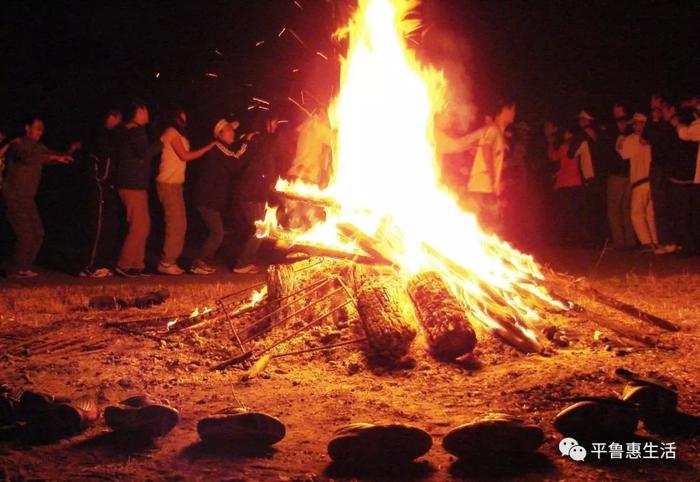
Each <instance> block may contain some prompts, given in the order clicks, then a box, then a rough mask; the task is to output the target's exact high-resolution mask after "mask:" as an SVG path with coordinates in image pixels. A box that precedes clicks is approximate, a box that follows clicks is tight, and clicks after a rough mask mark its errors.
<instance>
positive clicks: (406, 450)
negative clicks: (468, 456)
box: [328, 423, 433, 464]
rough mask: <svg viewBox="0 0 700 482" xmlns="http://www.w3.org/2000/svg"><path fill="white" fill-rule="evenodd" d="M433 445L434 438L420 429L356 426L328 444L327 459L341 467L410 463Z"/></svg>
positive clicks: (352, 425) (389, 426) (339, 430)
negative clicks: (358, 463) (351, 464)
mask: <svg viewBox="0 0 700 482" xmlns="http://www.w3.org/2000/svg"><path fill="white" fill-rule="evenodd" d="M432 444H433V440H432V437H431V436H430V435H429V434H428V433H427V432H425V431H423V430H421V429H419V428H415V427H410V426H406V425H400V424H378V425H375V424H371V423H353V424H350V425H347V426H345V427H342V428H340V429H338V430H337V431H336V432H335V434H334V436H333V438H332V439H331V441H330V442H329V444H328V455H329V456H330V458H331V459H333V461H335V462H338V463H342V464H347V463H355V462H365V463H374V462H381V463H387V462H389V463H392V462H393V463H400V462H410V461H411V460H414V459H416V458H418V457H420V456H422V455H424V454H425V453H427V452H428V450H430V447H431V446H432Z"/></svg>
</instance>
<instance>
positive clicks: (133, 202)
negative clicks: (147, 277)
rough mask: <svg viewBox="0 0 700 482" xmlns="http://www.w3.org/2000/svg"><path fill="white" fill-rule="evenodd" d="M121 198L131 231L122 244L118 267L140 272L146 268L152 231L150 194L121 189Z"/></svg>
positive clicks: (129, 230)
mask: <svg viewBox="0 0 700 482" xmlns="http://www.w3.org/2000/svg"><path fill="white" fill-rule="evenodd" d="M119 197H120V198H121V200H122V202H123V203H124V208H125V209H126V221H127V223H128V225H129V229H128V231H127V234H126V237H125V238H124V242H123V243H122V249H121V254H120V255H119V261H118V262H117V266H118V267H119V268H121V269H123V270H128V269H138V270H140V269H143V268H144V258H145V254H146V240H147V239H148V235H149V233H150V230H151V219H150V216H149V214H148V193H147V192H146V191H139V190H133V189H120V190H119Z"/></svg>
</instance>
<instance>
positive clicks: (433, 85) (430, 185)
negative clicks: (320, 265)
mask: <svg viewBox="0 0 700 482" xmlns="http://www.w3.org/2000/svg"><path fill="white" fill-rule="evenodd" d="M416 5H417V2H416V1H412V0H360V2H359V8H358V10H357V12H356V14H355V16H354V17H353V18H352V20H351V21H350V23H349V24H348V25H347V27H345V28H344V29H342V30H341V31H339V32H338V34H337V36H338V37H342V38H346V37H347V39H348V52H347V57H345V58H342V59H341V63H342V71H341V81H340V90H339V95H338V97H337V98H336V99H335V100H334V101H333V103H332V105H331V106H330V107H329V110H328V118H329V122H330V126H331V128H332V129H334V131H335V133H336V136H337V137H336V139H335V144H334V146H333V173H332V174H333V175H332V179H331V182H330V184H329V185H328V187H327V188H323V189H322V188H320V187H319V186H316V185H309V184H304V183H302V182H300V181H295V182H288V181H286V180H282V179H280V180H279V182H278V183H277V190H278V191H280V192H285V193H288V194H293V195H296V196H299V197H304V198H306V199H312V200H315V201H323V202H324V203H325V202H326V201H328V200H330V201H332V202H330V203H329V204H330V205H332V206H333V207H331V208H329V209H326V211H327V217H326V220H325V222H322V223H320V224H317V225H316V226H314V227H313V228H311V229H309V230H307V231H306V232H303V233H302V232H291V231H284V230H283V229H282V228H280V227H279V226H278V225H277V219H276V213H275V212H274V210H273V209H268V212H267V214H266V217H265V219H264V220H262V221H260V222H259V223H258V235H259V236H269V237H273V238H286V239H287V240H292V241H295V242H299V243H302V242H303V243H305V244H309V243H312V244H316V245H322V246H331V247H334V248H337V249H342V250H345V251H350V252H352V251H360V250H358V248H357V247H355V246H354V245H353V243H352V241H349V240H347V239H341V238H340V237H339V234H338V230H337V229H336V226H337V224H339V223H351V224H353V225H354V226H357V227H358V228H360V229H361V230H362V231H364V232H365V233H368V234H370V235H371V236H374V237H375V238H376V239H378V240H380V241H381V242H382V243H383V244H384V245H386V246H387V247H388V248H389V249H390V250H391V255H392V259H393V260H396V262H397V264H398V265H399V267H400V269H401V271H402V273H403V274H404V275H405V276H406V278H408V277H410V276H412V275H414V274H416V273H418V272H421V271H425V270H432V271H437V272H439V273H440V274H441V275H442V276H443V277H444V278H445V279H446V280H447V281H448V283H449V284H450V287H451V288H452V290H453V291H454V293H455V294H456V295H457V296H458V297H459V299H460V300H461V301H462V302H463V303H464V304H465V305H466V306H467V307H468V309H469V312H470V314H471V316H473V317H474V318H475V319H478V320H479V321H481V322H482V323H483V324H484V325H485V326H487V327H489V328H491V329H493V330H496V331H499V332H501V333H502V332H503V331H504V330H505V329H507V328H504V327H505V326H507V325H511V326H512V325H515V326H518V329H519V332H520V334H521V335H524V336H525V337H527V338H529V339H530V340H533V341H536V335H535V334H534V332H532V330H530V329H529V328H528V322H530V321H534V320H536V319H538V317H539V315H538V312H537V311H536V309H535V308H534V307H531V306H530V304H531V303H532V300H535V301H537V302H538V306H542V305H544V306H549V307H552V308H556V309H566V307H565V306H563V305H562V304H561V303H559V302H558V301H556V300H554V299H553V298H552V297H551V296H549V294H548V293H547V291H546V290H545V289H544V288H542V287H541V286H539V285H538V284H537V280H541V279H542V278H543V276H542V274H541V272H540V270H539V269H538V267H537V265H536V263H535V262H534V261H533V259H532V258H531V257H529V256H525V255H523V254H521V253H519V252H517V251H516V250H514V249H513V248H511V247H510V246H509V245H508V244H507V243H505V242H502V241H501V240H499V239H498V238H497V237H495V236H493V235H489V234H486V233H484V232H483V231H482V230H481V229H480V227H479V225H478V223H477V221H476V219H475V217H474V216H473V215H472V214H470V213H466V212H463V211H462V210H460V208H459V207H458V205H457V203H456V202H455V200H454V198H453V197H452V196H451V195H450V194H449V193H448V192H447V191H446V190H445V188H444V187H443V186H441V185H439V182H438V179H439V176H438V175H437V174H438V173H437V172H436V170H437V167H436V166H437V165H436V154H435V152H436V151H435V140H434V134H433V132H434V131H433V129H434V126H433V119H434V117H435V115H436V113H437V112H438V111H439V110H440V109H441V108H442V107H443V94H444V92H445V87H446V85H445V80H444V78H443V75H442V73H441V72H438V71H436V70H435V69H433V68H431V67H429V66H423V65H421V64H420V63H419V62H418V61H417V59H416V57H415V54H414V53H413V52H412V51H411V50H410V49H408V47H407V44H406V36H407V35H408V34H410V33H411V32H412V31H413V30H415V29H416V28H417V27H418V24H417V22H416V21H415V20H408V19H407V14H408V13H409V12H410V11H411V9H412V8H414V7H415V6H416ZM290 100H291V99H290ZM536 345H537V343H534V346H536Z"/></svg>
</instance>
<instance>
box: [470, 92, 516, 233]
mask: <svg viewBox="0 0 700 482" xmlns="http://www.w3.org/2000/svg"><path fill="white" fill-rule="evenodd" d="M514 120H515V102H512V101H502V102H501V103H499V105H498V110H497V111H496V116H495V117H494V120H493V123H491V124H489V125H487V126H486V128H485V129H484V131H483V133H482V134H481V137H480V138H479V143H478V146H477V149H476V154H475V156H474V164H473V165H472V169H471V173H470V176H469V181H468V182H467V191H468V192H469V197H470V198H471V200H472V202H473V204H474V209H475V211H476V214H477V217H478V218H479V221H480V222H482V223H483V224H484V225H486V226H487V227H490V228H491V229H493V230H496V231H497V230H498V229H499V226H500V224H501V214H500V211H501V208H500V204H499V203H500V199H499V198H500V197H501V194H503V187H504V186H503V179H502V176H503V167H504V157H505V152H506V149H507V148H508V146H507V143H506V138H505V130H506V128H507V127H508V126H509V125H510V124H512V123H513V121H514Z"/></svg>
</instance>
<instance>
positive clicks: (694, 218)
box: [687, 184, 700, 253]
mask: <svg viewBox="0 0 700 482" xmlns="http://www.w3.org/2000/svg"><path fill="white" fill-rule="evenodd" d="M687 188H688V191H689V192H690V194H689V198H690V206H689V211H690V215H689V225H690V234H689V238H690V239H691V240H692V241H691V243H692V244H691V246H692V251H693V253H697V252H698V247H699V246H700V215H699V213H700V185H698V184H690V185H688V186H687Z"/></svg>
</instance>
